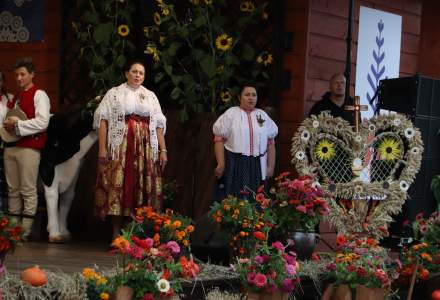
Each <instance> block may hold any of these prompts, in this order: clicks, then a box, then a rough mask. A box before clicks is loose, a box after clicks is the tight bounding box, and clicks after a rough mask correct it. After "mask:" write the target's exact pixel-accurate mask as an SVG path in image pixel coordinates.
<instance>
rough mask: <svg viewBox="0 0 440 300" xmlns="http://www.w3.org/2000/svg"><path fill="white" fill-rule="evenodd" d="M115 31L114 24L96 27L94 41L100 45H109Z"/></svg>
mask: <svg viewBox="0 0 440 300" xmlns="http://www.w3.org/2000/svg"><path fill="white" fill-rule="evenodd" d="M113 31H114V27H113V24H112V23H101V24H98V25H97V26H96V29H95V32H94V33H93V39H94V40H95V42H96V43H98V44H101V43H103V44H108V42H109V41H110V36H111V34H112V32H113Z"/></svg>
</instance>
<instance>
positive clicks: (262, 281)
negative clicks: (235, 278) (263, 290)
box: [254, 273, 267, 287]
mask: <svg viewBox="0 0 440 300" xmlns="http://www.w3.org/2000/svg"><path fill="white" fill-rule="evenodd" d="M254 283H255V285H256V286H258V287H264V286H265V285H266V284H267V278H266V276H265V275H264V274H261V273H258V274H257V275H255V279H254Z"/></svg>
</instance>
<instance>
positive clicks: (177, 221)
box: [173, 220, 182, 228]
mask: <svg viewBox="0 0 440 300" xmlns="http://www.w3.org/2000/svg"><path fill="white" fill-rule="evenodd" d="M173 226H174V227H176V228H179V227H180V226H182V222H180V221H179V220H176V221H174V223H173Z"/></svg>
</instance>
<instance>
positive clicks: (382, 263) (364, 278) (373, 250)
mask: <svg viewBox="0 0 440 300" xmlns="http://www.w3.org/2000/svg"><path fill="white" fill-rule="evenodd" d="M336 245H337V247H338V251H337V253H336V257H335V259H334V261H332V262H331V263H329V264H328V265H327V270H328V272H329V273H328V275H329V277H331V278H332V279H334V280H335V285H337V286H338V285H348V286H349V287H350V288H351V289H352V290H353V289H356V287H357V286H358V285H363V286H366V287H369V288H383V289H388V288H390V286H391V283H392V281H393V280H394V279H396V278H397V277H398V268H399V267H400V262H399V261H398V260H396V261H392V260H391V259H390V257H389V255H388V251H387V250H385V249H384V248H382V247H380V246H379V245H378V241H377V240H376V239H374V238H371V237H362V238H360V237H356V236H353V235H351V236H343V235H339V236H337V239H336Z"/></svg>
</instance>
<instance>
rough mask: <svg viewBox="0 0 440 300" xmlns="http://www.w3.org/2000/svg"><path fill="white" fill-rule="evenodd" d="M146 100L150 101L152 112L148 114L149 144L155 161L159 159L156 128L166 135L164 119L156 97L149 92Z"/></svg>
mask: <svg viewBox="0 0 440 300" xmlns="http://www.w3.org/2000/svg"><path fill="white" fill-rule="evenodd" d="M148 98H149V99H150V100H151V101H152V105H153V108H152V111H151V114H150V143H151V148H152V150H153V159H154V160H155V161H157V159H158V158H159V141H158V139H157V131H156V129H157V128H163V133H164V134H165V133H166V118H165V116H164V114H163V113H162V108H161V107H160V103H159V100H158V99H157V97H156V95H155V94H154V93H153V92H151V91H149V95H148Z"/></svg>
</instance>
